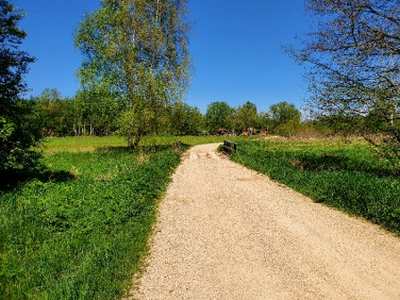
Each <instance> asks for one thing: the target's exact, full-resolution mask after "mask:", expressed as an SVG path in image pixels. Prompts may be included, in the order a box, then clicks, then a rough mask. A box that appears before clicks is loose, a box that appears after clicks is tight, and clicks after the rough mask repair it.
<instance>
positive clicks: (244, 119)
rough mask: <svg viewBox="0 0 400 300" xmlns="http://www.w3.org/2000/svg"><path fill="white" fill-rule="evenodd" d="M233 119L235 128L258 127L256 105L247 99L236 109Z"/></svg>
mask: <svg viewBox="0 0 400 300" xmlns="http://www.w3.org/2000/svg"><path fill="white" fill-rule="evenodd" d="M233 119H234V121H233V123H234V124H233V125H234V128H235V129H239V130H240V129H243V128H258V127H259V126H260V120H259V116H258V114H257V106H256V105H255V104H254V103H251V102H249V101H247V102H246V103H245V104H243V105H242V106H239V107H238V108H237V109H236V111H235V114H234V117H233Z"/></svg>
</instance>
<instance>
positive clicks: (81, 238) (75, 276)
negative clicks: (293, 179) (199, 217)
mask: <svg viewBox="0 0 400 300" xmlns="http://www.w3.org/2000/svg"><path fill="white" fill-rule="evenodd" d="M178 140H180V141H182V143H183V146H182V149H181V150H182V151H183V150H185V149H187V148H188V147H189V146H191V145H196V144H202V143H207V142H219V141H221V140H222V139H221V138H218V137H217V138H207V137H181V138H172V137H147V138H144V139H143V141H142V144H141V147H140V149H139V150H137V151H135V152H133V151H130V150H127V149H126V147H125V141H124V140H121V139H118V138H55V139H50V140H49V142H48V143H47V144H46V145H45V146H44V153H45V156H44V158H43V159H42V164H43V165H44V166H45V167H43V168H40V169H38V170H35V172H33V173H31V174H29V175H28V176H25V177H21V176H20V177H19V180H20V182H19V183H18V184H17V183H16V182H15V180H13V179H12V178H9V180H8V181H7V184H5V183H4V182H3V183H2V187H1V190H0V298H1V299H25V298H32V299H117V298H120V297H121V296H122V295H123V293H124V291H126V289H127V288H128V287H129V284H130V281H131V278H132V275H133V274H134V272H135V271H137V270H138V265H139V259H140V256H141V255H142V254H143V252H144V251H145V248H146V242H147V238H148V236H149V233H150V232H151V227H152V223H153V221H154V215H155V209H156V203H157V201H156V200H157V199H159V198H160V197H161V196H162V194H163V193H164V191H165V189H166V186H167V184H168V182H169V181H170V176H171V174H172V173H173V171H174V169H175V168H176V167H177V165H178V164H179V162H180V155H179V153H177V152H176V149H175V147H174V146H173V144H174V143H175V142H176V141H178ZM25 175H26V174H25Z"/></svg>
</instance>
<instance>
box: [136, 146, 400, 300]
mask: <svg viewBox="0 0 400 300" xmlns="http://www.w3.org/2000/svg"><path fill="white" fill-rule="evenodd" d="M217 146H218V144H212V145H201V146H196V147H193V148H192V149H191V150H189V151H188V152H187V153H186V154H185V158H184V160H183V163H182V164H181V165H180V166H179V168H178V169H177V171H176V173H175V174H174V177H173V183H172V184H171V185H170V187H169V189H168V192H167V195H166V197H165V198H164V200H163V201H162V202H161V204H160V209H159V217H158V223H157V225H156V229H155V233H154V237H153V242H152V245H151V254H150V256H149V258H148V266H147V268H146V270H145V272H144V275H143V277H142V279H141V283H140V285H139V286H138V288H137V289H135V291H134V292H133V295H134V296H133V297H134V299H136V298H138V299H400V268H399V266H400V239H399V238H397V237H395V236H393V235H391V234H390V233H387V232H386V231H384V230H383V229H380V228H379V227H378V226H376V225H373V224H370V223H368V222H366V221H364V220H361V219H357V218H353V217H350V216H348V215H346V214H343V213H341V212H339V211H335V210H332V209H330V208H328V207H326V206H323V205H321V204H316V203H314V202H312V201H311V200H310V199H308V198H306V197H304V196H302V195H300V194H298V193H296V192H294V191H292V190H290V189H288V188H286V187H282V186H280V185H278V184H277V183H275V182H273V181H271V180H270V179H268V178H267V177H265V176H262V175H259V174H258V173H256V172H253V171H250V170H248V169H246V168H244V167H242V166H240V165H238V164H235V163H233V162H231V161H229V160H228V159H224V158H222V157H220V156H219V155H218V154H216V148H217Z"/></svg>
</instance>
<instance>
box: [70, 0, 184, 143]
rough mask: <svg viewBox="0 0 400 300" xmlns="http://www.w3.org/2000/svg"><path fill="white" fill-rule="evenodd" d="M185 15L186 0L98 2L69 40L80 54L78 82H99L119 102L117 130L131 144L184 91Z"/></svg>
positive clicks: (83, 84) (90, 84) (96, 83)
mask: <svg viewBox="0 0 400 300" xmlns="http://www.w3.org/2000/svg"><path fill="white" fill-rule="evenodd" d="M186 14H187V0H178V1H172V0H158V1H145V0H138V1H136V0H135V1H133V0H123V1H108V0H103V1H101V7H100V9H98V10H97V11H95V12H93V13H91V14H87V15H86V16H85V19H84V20H83V21H82V22H80V27H79V30H78V32H77V34H76V37H75V44H76V47H77V48H79V49H80V50H81V52H82V53H83V55H84V56H85V61H84V62H83V64H82V67H81V69H80V71H79V74H78V75H79V77H80V79H81V83H82V86H84V87H85V88H87V89H93V87H95V86H97V85H99V84H105V85H106V86H107V88H108V90H110V91H111V92H112V93H114V94H119V95H120V97H122V98H123V99H124V100H125V111H124V113H123V115H122V117H121V119H120V122H119V125H120V127H119V129H120V130H119V133H120V134H123V135H125V136H126V137H127V138H128V143H129V145H130V146H132V147H135V146H137V145H138V143H139V140H140V137H141V136H142V135H144V134H146V133H149V130H150V129H151V128H150V127H149V126H148V125H149V124H152V125H153V129H154V128H157V127H158V126H157V123H159V122H160V119H159V118H158V116H160V115H162V113H161V114H160V112H163V110H165V108H166V106H167V105H168V104H170V103H171V102H173V101H174V100H181V99H182V97H183V94H184V92H185V91H186V88H187V86H188V81H189V71H188V70H189V66H190V57H189V47H188V34H187V31H188V24H186V23H185V17H186ZM130 117H131V118H134V119H133V120H128V119H129V118H130ZM139 118H140V119H139ZM133 139H134V141H132V140H133Z"/></svg>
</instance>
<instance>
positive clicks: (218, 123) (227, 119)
mask: <svg viewBox="0 0 400 300" xmlns="http://www.w3.org/2000/svg"><path fill="white" fill-rule="evenodd" d="M232 114H233V109H232V108H231V107H230V106H229V104H228V103H226V102H213V103H211V104H209V105H208V107H207V111H206V115H205V117H206V124H207V129H208V130H209V131H210V132H211V133H213V132H215V131H216V130H217V129H219V128H226V129H231V127H232V124H231V123H232Z"/></svg>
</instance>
